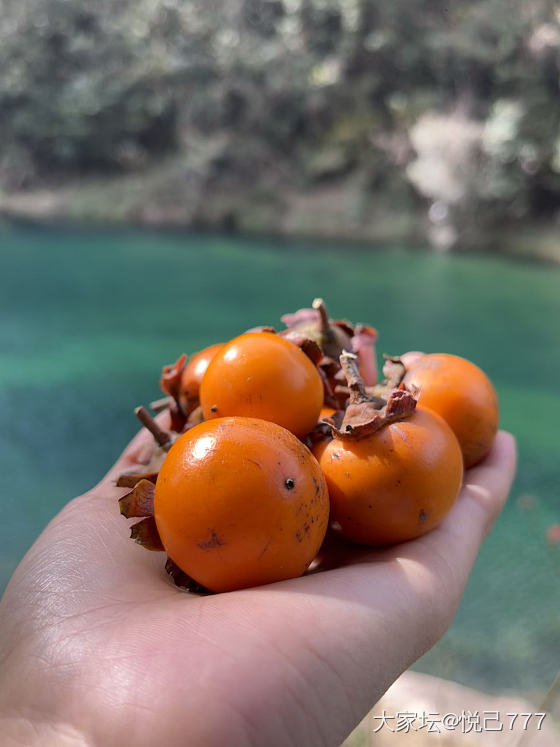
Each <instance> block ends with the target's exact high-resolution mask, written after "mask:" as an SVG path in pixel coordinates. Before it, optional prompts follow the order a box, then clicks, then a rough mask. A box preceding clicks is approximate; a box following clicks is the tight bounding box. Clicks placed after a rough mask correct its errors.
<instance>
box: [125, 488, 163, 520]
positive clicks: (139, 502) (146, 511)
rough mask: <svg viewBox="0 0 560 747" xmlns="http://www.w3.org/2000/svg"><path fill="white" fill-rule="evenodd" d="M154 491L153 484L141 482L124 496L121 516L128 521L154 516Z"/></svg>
mask: <svg viewBox="0 0 560 747" xmlns="http://www.w3.org/2000/svg"><path fill="white" fill-rule="evenodd" d="M154 491H155V486H154V483H153V482H151V481H150V480H146V479H142V480H140V482H138V483H137V484H136V485H135V487H134V490H132V491H131V492H130V493H127V494H126V495H123V497H122V498H121V499H120V500H119V507H120V510H121V514H122V515H123V516H125V517H126V518H127V519H133V518H135V517H136V516H153V513H154Z"/></svg>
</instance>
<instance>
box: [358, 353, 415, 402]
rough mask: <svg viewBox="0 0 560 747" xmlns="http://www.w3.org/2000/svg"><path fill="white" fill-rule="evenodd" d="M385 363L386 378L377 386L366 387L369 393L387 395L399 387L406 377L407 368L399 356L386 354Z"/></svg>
mask: <svg viewBox="0 0 560 747" xmlns="http://www.w3.org/2000/svg"><path fill="white" fill-rule="evenodd" d="M383 358H384V359H385V363H384V364H383V376H384V377H385V378H384V380H383V381H382V382H381V383H379V384H376V385H375V386H369V387H366V390H367V392H368V394H371V395H373V396H377V397H384V396H386V395H387V394H388V393H389V392H390V391H391V390H392V389H397V388H398V387H399V386H400V385H401V383H402V380H403V379H404V376H405V374H406V368H405V365H404V363H403V362H402V360H401V359H400V358H399V356H396V355H384V356H383Z"/></svg>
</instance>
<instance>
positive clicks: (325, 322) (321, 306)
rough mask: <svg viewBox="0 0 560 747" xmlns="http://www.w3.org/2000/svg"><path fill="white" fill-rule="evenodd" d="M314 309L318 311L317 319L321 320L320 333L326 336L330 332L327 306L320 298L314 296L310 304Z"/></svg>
mask: <svg viewBox="0 0 560 747" xmlns="http://www.w3.org/2000/svg"><path fill="white" fill-rule="evenodd" d="M311 306H312V308H314V309H315V311H318V312H319V319H320V321H321V334H322V335H324V336H325V337H326V338H328V337H329V336H330V334H331V323H330V321H329V315H328V313H327V307H326V306H325V302H324V301H323V299H322V298H316V299H315V300H314V301H313V303H312V304H311Z"/></svg>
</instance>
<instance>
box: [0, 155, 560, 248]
mask: <svg viewBox="0 0 560 747" xmlns="http://www.w3.org/2000/svg"><path fill="white" fill-rule="evenodd" d="M0 220H3V222H4V223H5V224H7V225H10V224H15V225H18V224H28V223H29V224H32V225H39V226H40V225H51V226H56V225H68V226H77V227H80V226H81V227H90V228H93V227H97V228H103V227H105V226H112V227H127V228H134V227H139V228H151V229H159V230H166V229H173V230H176V229H178V230H180V231H183V230H187V231H188V230H195V231H201V230H203V231H210V232H215V231H218V232H225V233H228V234H232V235H239V236H243V235H245V236H254V237H260V236H264V237H277V238H286V239H290V238H295V239H297V238H308V239H311V240H317V239H320V240H323V241H327V242H329V243H330V242H352V243H354V242H358V243H366V244H383V245H384V246H390V245H402V244H406V245H413V246H425V247H427V248H432V249H434V250H435V251H449V250H452V251H458V252H464V251H467V252H472V251H474V252H489V253H497V254H506V255H508V256H517V257H524V258H527V259H533V260H538V261H549V262H554V263H560V242H559V241H558V235H559V231H560V226H559V225H558V224H556V223H554V222H552V221H550V220H548V221H544V220H543V221H541V222H522V223H519V224H511V223H509V224H507V225H504V226H502V227H500V228H493V229H490V228H486V229H485V230H484V231H479V226H477V225H476V224H474V225H473V226H472V228H470V229H465V230H464V231H463V232H462V233H461V234H460V235H458V234H457V233H456V231H455V228H454V227H453V226H452V225H451V224H450V223H449V222H448V221H446V220H439V221H434V220H430V218H429V214H426V211H425V209H424V208H423V206H422V205H421V204H420V203H418V202H416V201H415V200H413V199H411V200H409V201H408V203H407V204H406V205H402V204H395V202H394V201H393V200H392V199H391V195H390V194H389V195H379V194H371V193H368V192H364V191H362V190H361V189H360V184H359V183H354V182H353V181H352V180H351V179H344V180H334V181H329V182H328V183H326V184H323V185H319V186H317V187H316V188H313V189H309V188H308V189H304V188H297V187H294V186H293V185H289V186H287V185H285V184H278V183H277V184H275V185H273V184H272V183H271V184H270V185H269V187H268V188H267V187H264V186H263V185H260V184H257V185H248V184H241V183H237V184H235V183H234V180H233V179H230V180H229V184H226V183H225V182H224V183H222V184H216V183H210V184H206V183H202V182H199V183H195V180H193V179H190V178H189V177H188V174H187V175H186V174H185V171H184V170H181V169H180V168H179V167H178V166H177V164H176V163H167V164H164V165H161V166H159V167H157V168H155V169H152V170H150V171H148V172H142V173H140V174H131V175H127V176H120V177H116V176H114V177H110V178H107V177H105V178H98V179H94V180H92V179H88V180H86V181H72V182H69V183H67V184H62V185H59V186H57V187H54V188H50V189H42V190H31V191H19V192H13V193H2V192H1V191H0Z"/></svg>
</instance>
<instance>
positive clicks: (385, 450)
mask: <svg viewBox="0 0 560 747" xmlns="http://www.w3.org/2000/svg"><path fill="white" fill-rule="evenodd" d="M282 322H283V323H284V324H285V325H286V328H285V329H284V330H282V331H280V332H276V330H274V329H273V328H270V327H261V328H255V329H253V330H250V331H249V332H246V333H244V334H242V335H240V336H239V337H236V338H235V339H233V340H231V341H230V342H228V343H225V344H217V345H212V346H211V347H208V348H206V349H205V350H203V351H201V352H199V353H196V354H195V355H193V356H192V357H191V358H190V360H188V362H187V358H186V356H185V355H182V356H181V357H180V358H179V359H178V361H177V362H176V363H174V364H173V365H171V366H165V367H164V368H163V371H162V376H161V381H160V385H161V388H162V390H163V392H164V394H165V395H166V396H165V397H164V398H163V399H161V400H158V401H156V402H153V403H152V405H151V407H152V409H153V410H154V411H156V412H157V411H161V410H167V411H168V420H167V422H168V423H169V426H168V428H167V429H163V428H162V427H161V425H160V424H159V423H158V422H157V421H156V420H154V418H153V417H152V415H151V414H150V413H149V412H148V410H146V409H145V408H144V407H140V408H137V410H136V414H137V416H138V417H139V419H140V420H141V422H142V423H143V424H144V425H145V426H146V427H147V428H148V429H149V430H150V431H151V433H152V434H153V436H154V446H153V450H152V453H151V455H150V458H149V460H148V461H147V463H146V467H145V469H144V471H143V472H142V473H141V474H125V475H121V476H120V477H119V479H118V481H117V484H118V485H119V486H121V487H129V488H131V491H130V492H129V493H127V494H126V495H125V496H124V497H123V498H121V499H120V501H119V503H120V509H121V513H122V514H123V515H124V516H125V517H127V518H132V517H138V518H140V519H141V520H140V521H139V522H137V523H135V524H134V525H133V526H132V527H131V537H132V538H133V539H134V540H135V541H136V542H138V543H140V544H141V545H143V546H144V547H146V548H147V549H150V550H165V552H166V553H167V556H168V558H167V564H166V570H167V571H168V573H169V574H170V576H171V578H172V579H173V580H174V581H175V583H176V584H177V585H178V586H181V587H184V588H187V589H189V590H191V591H193V590H194V591H212V592H221V591H232V590H235V589H241V588H246V587H249V586H256V585H259V584H267V583H271V582H274V581H280V580H284V579H288V578H295V577H297V576H301V575H302V574H303V573H305V571H306V570H307V569H308V567H309V566H310V564H311V563H312V561H313V560H314V558H316V556H317V554H318V553H319V550H320V548H321V545H322V543H323V541H324V539H325V535H326V534H327V531H328V532H334V533H338V534H339V535H341V536H342V537H344V538H346V539H347V540H350V541H352V542H356V543H359V544H362V545H371V546H387V545H392V544H395V543H398V542H404V541H406V540H411V539H414V538H415V537H419V536H420V535H422V534H424V533H426V532H428V531H429V530H431V529H433V528H434V527H435V526H437V525H438V524H439V523H440V522H441V521H442V519H443V518H444V517H445V516H446V514H447V513H448V511H449V510H450V508H451V506H452V505H453V503H454V501H455V499H456V498H457V495H458V493H459V489H460V487H461V483H462V479H463V468H464V467H465V468H468V467H471V466H472V465H474V464H476V463H477V462H479V461H480V460H481V459H482V458H483V457H484V456H485V455H486V454H487V453H488V451H489V450H490V448H491V446H492V442H493V440H494V436H495V434H496V429H497V425H498V406H497V399H496V394H495V392H494V389H493V387H492V384H491V383H490V381H489V379H488V378H487V376H486V375H485V374H484V373H483V372H482V371H481V370H480V369H479V368H477V367H476V366H475V365H474V364H473V363H470V362H469V361H467V360H465V359H464V358H460V357H457V356H454V355H447V354H436V355H423V354H406V355H404V356H403V357H402V358H397V357H388V356H386V357H385V363H384V366H383V375H384V379H383V381H381V382H378V380H377V367H376V361H375V347H374V345H375V341H376V339H377V333H376V331H375V330H374V329H373V328H372V327H368V326H366V325H363V324H358V325H352V324H350V323H349V322H346V321H332V320H330V319H329V317H328V314H327V311H326V308H325V304H324V303H323V301H322V300H321V299H317V300H316V301H315V302H314V303H313V308H311V309H302V310H300V311H298V312H296V313H295V314H288V315H286V316H284V317H282Z"/></svg>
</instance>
